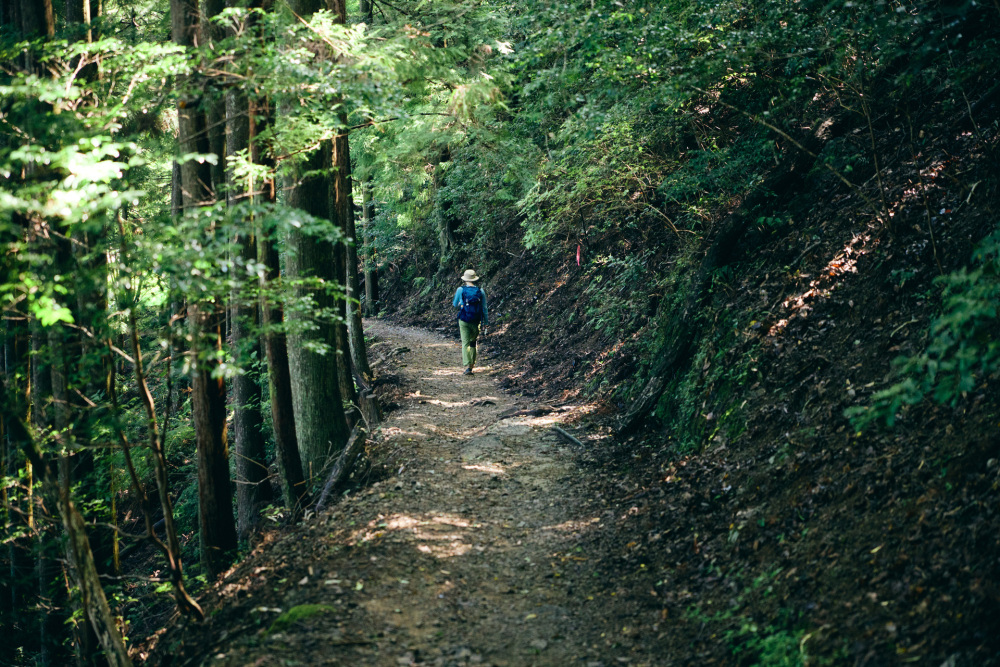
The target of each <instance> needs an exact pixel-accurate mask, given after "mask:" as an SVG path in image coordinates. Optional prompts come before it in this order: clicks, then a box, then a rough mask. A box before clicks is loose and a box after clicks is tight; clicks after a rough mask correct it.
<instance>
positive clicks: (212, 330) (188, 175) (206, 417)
mask: <svg viewBox="0 0 1000 667" xmlns="http://www.w3.org/2000/svg"><path fill="white" fill-rule="evenodd" d="M206 7H207V8H208V10H207V11H211V12H214V13H217V12H218V11H220V10H221V8H222V5H221V3H218V2H217V1H215V0H213V1H212V2H210V3H207V4H206ZM171 13H172V15H171V23H172V29H173V38H174V42H176V43H177V44H179V45H182V46H188V47H190V46H195V45H196V44H195V36H197V35H201V36H202V39H205V36H206V35H207V34H209V32H208V30H209V29H208V28H206V29H205V30H202V29H201V17H200V15H199V10H198V4H197V0H172V1H171ZM212 15H214V14H212ZM183 83H185V82H182V85H183ZM177 120H178V123H177V124H178V139H179V143H180V147H181V152H182V153H210V152H212V150H213V146H212V142H211V138H212V136H213V135H212V134H211V132H210V128H209V127H208V121H207V119H206V113H205V111H204V110H203V109H201V107H200V106H199V104H198V100H196V99H193V98H191V97H190V94H189V96H188V97H186V98H185V99H182V100H181V103H180V104H179V108H178V113H177ZM215 149H216V150H218V151H219V152H220V153H221V152H223V150H222V149H220V148H219V146H218V144H217V143H216V146H215ZM217 155H218V154H217ZM219 157H220V158H221V157H222V156H221V155H219ZM216 179H217V175H216V174H215V173H214V172H213V170H212V167H211V165H209V164H208V163H199V162H197V161H195V160H188V161H187V162H185V163H184V164H182V165H181V192H182V198H183V202H184V210H185V211H187V210H190V209H192V208H195V207H197V206H203V205H208V204H212V203H214V201H215V190H214V186H215V185H216V184H217V181H216ZM188 319H189V320H190V322H189V327H190V330H191V339H192V341H193V345H192V355H193V357H194V364H193V366H194V376H193V378H192V381H191V408H192V415H193V418H194V427H195V437H196V440H197V448H198V526H199V538H200V543H201V561H202V564H203V565H204V567H205V571H206V573H207V574H208V575H209V577H210V578H214V577H215V576H216V575H218V574H219V573H220V572H222V571H223V570H224V569H225V568H226V566H227V565H228V563H229V559H230V558H231V556H232V554H233V553H234V552H235V550H236V545H237V540H236V522H235V520H234V518H233V506H232V496H231V487H230V483H229V461H228V454H229V453H228V451H227V447H226V391H225V382H224V381H223V379H222V376H221V374H220V373H219V372H218V371H219V369H218V366H219V361H218V357H217V354H216V353H217V351H218V350H219V347H220V345H221V337H222V333H223V327H224V326H225V308H220V307H219V305H218V304H214V303H207V304H200V303H189V304H188Z"/></svg>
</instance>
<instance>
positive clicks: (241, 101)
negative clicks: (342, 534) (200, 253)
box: [226, 91, 271, 540]
mask: <svg viewBox="0 0 1000 667" xmlns="http://www.w3.org/2000/svg"><path fill="white" fill-rule="evenodd" d="M248 107H249V104H248V101H247V97H246V95H245V94H243V93H242V92H241V91H230V92H229V93H228V94H227V98H226V118H227V121H226V123H227V132H226V137H227V146H226V151H227V153H229V154H230V155H233V154H236V153H237V152H239V151H242V150H246V149H248V148H249V146H250V119H249V117H248V113H247V111H248ZM253 185H254V184H253V183H243V182H237V181H236V179H233V178H231V179H230V182H229V190H228V199H229V205H230V206H235V205H237V204H239V203H240V202H241V201H243V200H244V199H246V198H248V197H249V196H251V195H250V193H251V192H252V189H253ZM245 225H246V228H245V229H244V230H241V232H240V233H239V234H238V235H237V238H236V244H237V246H238V247H239V251H240V256H241V257H242V259H243V260H244V261H245V262H253V261H256V260H257V244H256V238H255V237H254V234H253V220H251V219H247V220H245ZM247 292H248V290H237V291H234V293H233V295H232V306H231V307H232V315H231V319H232V345H233V348H234V350H235V354H234V356H235V357H236V358H237V359H238V360H239V363H240V365H241V366H243V368H244V372H243V373H242V374H240V375H237V376H236V377H235V378H234V379H233V404H234V416H233V435H234V441H235V446H236V532H237V535H238V536H239V538H240V540H245V539H246V538H247V537H248V536H249V535H250V531H251V530H252V529H253V527H254V525H255V524H256V523H257V517H258V508H259V505H260V504H262V503H264V502H267V501H269V500H271V487H270V485H269V484H268V482H267V458H266V455H265V443H264V433H263V426H264V419H263V417H262V416H261V412H260V410H261V404H262V402H263V393H262V392H261V389H260V384H259V383H258V381H257V375H256V372H255V371H254V372H250V369H249V365H250V364H251V363H253V362H254V361H255V360H256V361H260V358H261V346H260V338H259V337H258V336H257V333H256V331H255V329H256V327H257V325H258V323H259V318H258V316H257V303H256V301H252V300H249V294H248V293H247Z"/></svg>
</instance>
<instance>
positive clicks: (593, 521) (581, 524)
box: [542, 516, 601, 533]
mask: <svg viewBox="0 0 1000 667" xmlns="http://www.w3.org/2000/svg"><path fill="white" fill-rule="evenodd" d="M600 522H601V517H599V516H595V517H591V518H589V519H576V520H571V521H563V522H562V523H559V524H556V525H554V526H544V527H543V528H542V530H551V531H554V532H560V533H580V532H583V531H585V530H588V529H590V528H594V527H596V526H597V524H599V523H600Z"/></svg>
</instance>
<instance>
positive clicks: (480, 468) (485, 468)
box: [462, 463, 507, 475]
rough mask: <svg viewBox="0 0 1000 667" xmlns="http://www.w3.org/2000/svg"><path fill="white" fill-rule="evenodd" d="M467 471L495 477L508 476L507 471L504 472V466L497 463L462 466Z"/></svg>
mask: <svg viewBox="0 0 1000 667" xmlns="http://www.w3.org/2000/svg"><path fill="white" fill-rule="evenodd" d="M462 467H463V468H464V469H466V470H475V471H476V472H486V473H490V474H493V475H506V474H507V471H506V470H504V467H503V466H502V465H499V464H497V463H489V464H486V465H481V464H479V465H465V466H462Z"/></svg>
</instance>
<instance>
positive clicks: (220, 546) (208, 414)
mask: <svg viewBox="0 0 1000 667" xmlns="http://www.w3.org/2000/svg"><path fill="white" fill-rule="evenodd" d="M188 319H189V320H190V321H191V330H192V338H193V339H196V341H197V342H196V343H195V345H194V346H193V349H192V352H193V353H194V354H195V357H196V361H195V364H196V367H195V369H194V375H193V377H192V380H191V397H192V401H191V407H192V410H191V412H192V419H193V421H194V430H195V437H196V439H197V441H198V533H199V538H200V541H201V562H202V565H203V566H204V568H205V572H206V573H207V574H208V576H209V579H214V578H215V577H216V576H218V575H219V573H221V572H222V571H223V570H225V569H226V567H228V565H229V563H230V562H231V558H232V555H233V553H234V552H235V551H236V547H237V539H236V523H235V521H234V519H233V503H232V488H231V486H230V482H229V453H228V451H227V446H226V385H225V382H224V381H223V379H222V377H221V376H216V377H213V375H215V373H214V370H215V366H216V365H217V363H206V361H205V359H206V358H208V356H209V355H211V354H213V353H215V352H217V351H218V350H219V349H220V348H221V346H222V327H223V324H224V320H223V316H222V314H221V313H219V312H217V311H216V312H209V313H206V312H203V311H202V310H201V309H200V308H199V307H198V306H197V305H195V304H191V305H189V306H188ZM208 341H212V342H213V348H214V349H211V350H209V349H208V348H207V346H205V343H207V342H208ZM199 343H200V344H199Z"/></svg>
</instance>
